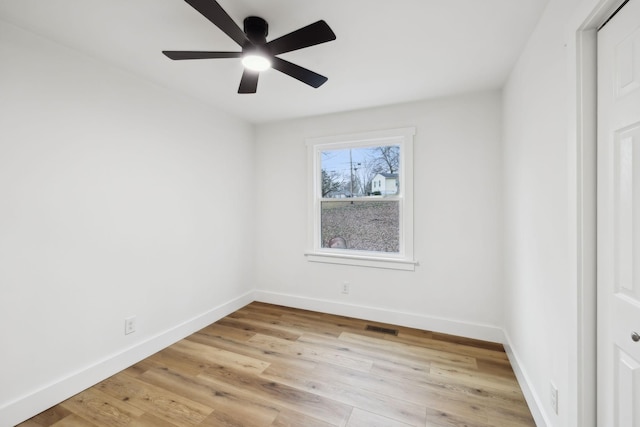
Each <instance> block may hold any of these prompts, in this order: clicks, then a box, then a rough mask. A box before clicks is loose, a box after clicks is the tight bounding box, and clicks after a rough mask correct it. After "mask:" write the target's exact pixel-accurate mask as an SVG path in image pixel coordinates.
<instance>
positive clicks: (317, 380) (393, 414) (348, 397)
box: [261, 366, 426, 426]
mask: <svg viewBox="0 0 640 427" xmlns="http://www.w3.org/2000/svg"><path fill="white" fill-rule="evenodd" d="M261 377H263V378H266V379H269V380H272V381H274V383H277V384H286V385H288V386H291V387H294V388H297V389H299V390H304V391H307V392H309V393H314V394H317V395H319V396H325V397H327V398H331V399H333V400H335V401H337V402H340V403H343V404H345V405H348V406H349V407H354V408H361V409H364V410H366V411H369V412H374V413H378V414H380V415H383V416H385V417H388V418H391V419H394V420H397V421H401V422H403V423H405V424H408V425H411V426H423V425H424V423H425V421H426V413H425V407H424V406H422V405H421V404H419V403H413V402H407V401H404V400H401V399H398V398H396V397H394V396H390V395H386V394H381V393H378V392H377V391H374V390H363V389H361V388H358V387H356V386H351V385H349V384H346V383H345V382H343V381H341V380H340V379H338V378H337V377H329V376H323V375H315V376H314V375H311V374H306V373H304V372H300V371H295V370H292V369H287V368H280V369H278V368H277V367H275V366H272V367H270V368H269V369H268V370H266V371H265V372H264V373H263V374H262V375H261Z"/></svg>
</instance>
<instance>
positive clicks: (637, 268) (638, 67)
mask: <svg viewBox="0 0 640 427" xmlns="http://www.w3.org/2000/svg"><path fill="white" fill-rule="evenodd" d="M639 334H640V0H630V1H629V2H628V3H627V4H626V5H625V6H624V7H623V8H622V9H621V10H620V11H619V12H618V13H617V14H616V15H615V16H614V17H613V18H612V19H611V21H609V23H607V24H606V25H605V26H604V28H602V29H601V30H600V31H599V32H598V426H602V427H607V426H612V427H640V335H639Z"/></svg>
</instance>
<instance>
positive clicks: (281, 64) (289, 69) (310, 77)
mask: <svg viewBox="0 0 640 427" xmlns="http://www.w3.org/2000/svg"><path fill="white" fill-rule="evenodd" d="M272 59H273V63H272V64H271V66H272V67H273V68H274V69H276V70H278V71H280V72H281V73H285V74H286V75H288V76H291V77H293V78H294V79H298V80H300V81H301V82H302V83H306V84H308V85H309V86H313V87H315V88H318V87H320V86H322V85H323V84H324V83H325V82H326V81H327V80H329V79H328V78H327V77H325V76H322V75H320V74H318V73H314V72H313V71H311V70H307V69H306V68H303V67H301V66H299V65H296V64H294V63H291V62H289V61H285V60H284V59H282V58H278V57H273V58H272Z"/></svg>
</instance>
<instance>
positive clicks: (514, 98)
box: [503, 0, 595, 427]
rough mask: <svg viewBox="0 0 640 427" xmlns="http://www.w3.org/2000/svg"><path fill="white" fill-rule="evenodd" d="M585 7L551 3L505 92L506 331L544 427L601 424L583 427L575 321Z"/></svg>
mask: <svg viewBox="0 0 640 427" xmlns="http://www.w3.org/2000/svg"><path fill="white" fill-rule="evenodd" d="M581 3H587V2H581V1H580V0H570V1H567V0H550V1H549V4H548V5H547V8H546V10H545V12H544V14H543V16H542V18H541V20H540V22H539V23H538V25H537V28H536V30H535V32H534V33H533V35H532V36H531V38H530V39H529V42H528V44H527V46H526V48H525V50H524V51H523V53H522V55H521V57H520V59H519V61H518V63H517V64H516V66H515V68H514V69H513V71H512V72H511V75H510V77H509V79H508V81H507V83H506V85H505V87H504V90H503V104H504V110H503V111H504V115H503V121H504V139H503V143H504V148H503V153H504V181H503V182H504V206H505V212H504V218H505V229H504V233H505V244H504V254H505V257H504V280H505V297H506V301H505V333H506V336H507V341H508V350H509V351H510V352H511V355H512V357H513V358H514V359H515V360H514V361H515V365H516V367H517V369H519V370H520V372H519V374H520V378H521V379H524V380H525V381H524V382H523V383H522V385H523V386H524V388H525V393H526V394H527V397H528V399H529V403H530V406H531V407H532V409H534V415H535V416H536V421H537V422H538V425H540V426H543V425H547V426H556V427H558V426H576V427H577V426H580V427H583V426H588V425H595V424H592V423H593V422H594V420H593V419H586V418H585V419H584V420H583V421H578V420H579V419H580V418H579V417H580V416H581V415H579V413H580V411H581V409H580V408H579V406H578V405H579V403H578V401H579V399H580V397H578V396H577V395H578V394H579V393H585V392H584V391H583V390H580V389H579V387H580V386H581V385H582V386H583V387H591V386H592V384H591V383H589V380H588V379H587V380H585V382H583V383H580V382H579V381H578V379H577V377H579V376H580V375H582V374H583V372H579V369H582V367H581V366H579V362H580V358H582V357H587V356H588V355H586V356H585V355H584V354H579V352H581V351H582V349H581V348H580V347H579V346H578V345H579V344H578V341H579V339H580V338H579V333H581V332H580V328H581V325H579V323H578V322H579V320H578V313H579V312H581V311H582V310H583V309H584V310H587V311H588V310H591V309H590V308H589V307H580V306H579V304H580V303H581V301H580V295H579V293H580V292H579V289H578V288H579V286H580V284H579V283H578V281H577V280H578V279H577V277H576V276H577V274H578V265H577V260H578V258H579V256H580V255H579V254H578V252H577V251H578V240H577V239H578V237H577V233H578V227H579V220H578V215H579V214H580V213H579V208H578V206H577V201H576V198H577V193H578V186H579V182H578V179H579V178H578V175H577V174H578V172H577V170H576V163H577V162H579V161H580V160H579V156H580V152H579V151H578V143H577V142H576V129H575V117H574V116H575V115H576V109H577V108H579V107H578V103H577V100H576V99H575V96H576V78H577V77H576V73H577V71H576V64H575V61H576V40H575V36H576V30H578V26H579V25H580V21H578V20H577V19H576V16H577V15H578V11H579V10H583V9H584V4H581ZM588 3H592V4H593V3H594V2H593V1H589V2H588ZM581 13H582V12H581ZM583 15H584V14H583ZM585 18H586V15H585V16H583V18H582V19H583V20H584V19H585ZM589 262H590V263H591V264H592V260H589ZM590 313H591V314H590V315H593V313H592V312H590ZM583 320H584V319H583ZM583 326H586V325H583ZM593 332H595V331H593ZM587 374H588V373H587ZM551 382H553V383H554V384H555V385H556V386H557V388H558V393H559V398H558V400H559V411H558V414H556V413H555V411H554V410H553V408H552V407H551V403H550V402H551V395H550V383H551ZM594 403H595V402H590V403H589V406H593V404H594ZM583 409H584V410H585V413H586V412H589V411H590V410H591V411H593V410H592V409H591V408H583ZM593 412H595V411H593Z"/></svg>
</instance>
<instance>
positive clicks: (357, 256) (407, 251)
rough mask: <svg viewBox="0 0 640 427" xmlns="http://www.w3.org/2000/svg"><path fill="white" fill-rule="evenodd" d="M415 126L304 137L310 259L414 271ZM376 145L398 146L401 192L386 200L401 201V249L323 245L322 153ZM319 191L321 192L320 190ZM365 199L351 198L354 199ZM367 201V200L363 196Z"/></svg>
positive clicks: (308, 250) (308, 257) (415, 263)
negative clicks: (364, 249) (376, 249)
mask: <svg viewBox="0 0 640 427" xmlns="http://www.w3.org/2000/svg"><path fill="white" fill-rule="evenodd" d="M415 132H416V129H415V127H406V128H398V129H387V130H378V131H371V132H363V133H354V134H346V135H336V136H326V137H318V138H307V140H306V145H307V163H308V171H309V173H308V175H307V176H308V202H307V209H308V211H307V217H308V223H307V250H306V251H305V256H306V258H307V260H308V261H310V262H322V263H330V264H342V265H354V266H361V267H374V268H386V269H394V270H408V271H414V270H415V266H416V265H417V264H418V263H417V262H416V261H415V260H414V257H413V256H414V254H413V137H414V135H415ZM376 145H400V153H401V155H400V171H399V174H398V180H399V182H401V183H402V185H401V188H400V194H399V195H397V196H389V197H387V198H386V199H387V200H398V201H399V202H400V205H399V208H400V218H399V219H400V230H399V233H400V236H399V237H400V251H399V252H398V253H388V252H380V253H378V252H365V251H353V250H341V249H335V248H323V247H322V244H321V235H320V234H321V233H320V203H321V202H322V201H323V200H324V199H323V198H322V197H318V194H319V192H321V191H322V190H321V175H320V171H321V167H322V165H321V161H322V159H321V156H320V152H322V151H326V150H335V149H344V148H349V147H367V146H376ZM320 194H321V193H320ZM359 199H360V200H363V199H364V198H358V197H356V198H353V199H352V200H353V201H357V200H359ZM366 200H367V201H369V200H370V199H368V198H367V199H366Z"/></svg>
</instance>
